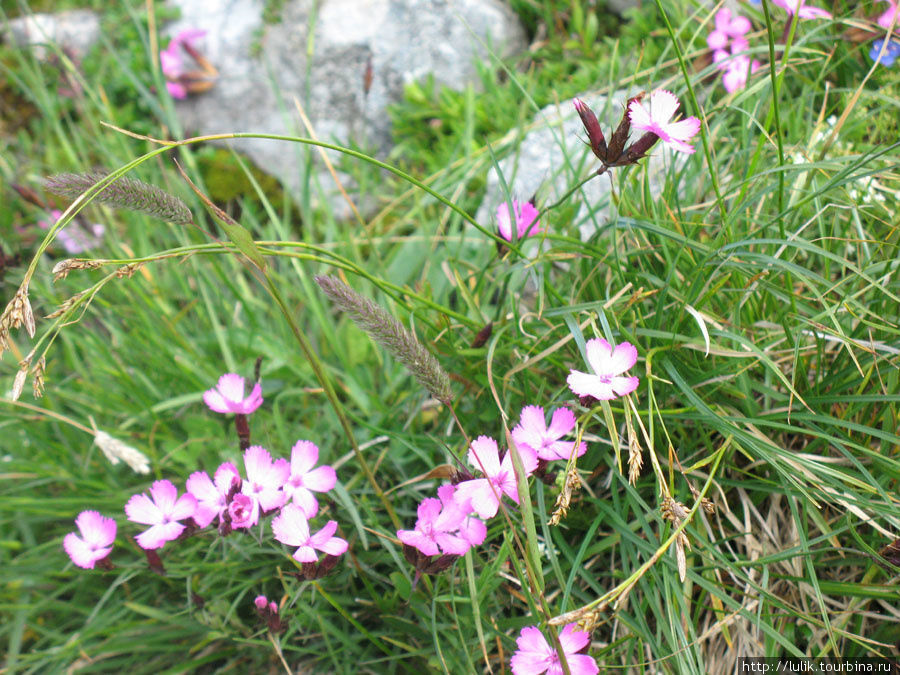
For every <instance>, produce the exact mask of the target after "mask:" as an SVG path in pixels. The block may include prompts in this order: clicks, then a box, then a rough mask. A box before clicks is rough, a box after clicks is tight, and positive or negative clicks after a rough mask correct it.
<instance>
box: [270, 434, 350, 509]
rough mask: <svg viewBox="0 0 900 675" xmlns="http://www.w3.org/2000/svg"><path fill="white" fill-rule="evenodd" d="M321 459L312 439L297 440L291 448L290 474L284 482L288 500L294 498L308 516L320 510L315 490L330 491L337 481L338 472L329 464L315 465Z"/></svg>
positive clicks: (295, 502)
mask: <svg viewBox="0 0 900 675" xmlns="http://www.w3.org/2000/svg"><path fill="white" fill-rule="evenodd" d="M318 461H319V448H318V446H316V444H315V443H313V442H312V441H297V442H296V443H295V444H294V447H293V448H291V470H290V475H289V476H288V478H287V480H286V481H285V483H284V488H283V490H284V494H285V495H286V501H290V500H292V501H293V502H294V504H296V505H297V506H299V507H300V509H301V510H302V511H303V513H305V514H306V517H307V518H312V517H313V516H315V515H316V514H317V513H318V512H319V503H318V502H317V501H316V498H315V497H314V496H313V492H328V491H329V490H330V489H332V488H333V487H334V486H335V484H336V483H337V474H336V473H335V471H334V469H333V468H332V467H330V466H328V465H323V466H320V467H318V468H316V469H313V467H314V466H315V465H316V462H318Z"/></svg>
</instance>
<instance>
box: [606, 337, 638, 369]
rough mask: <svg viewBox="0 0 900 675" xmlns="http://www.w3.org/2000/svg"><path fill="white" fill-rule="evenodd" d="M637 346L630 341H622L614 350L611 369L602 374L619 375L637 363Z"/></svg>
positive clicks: (610, 361)
mask: <svg viewBox="0 0 900 675" xmlns="http://www.w3.org/2000/svg"><path fill="white" fill-rule="evenodd" d="M637 356H638V354H637V348H635V346H634V345H633V344H631V343H630V342H620V343H619V344H617V345H616V348H615V349H614V350H613V352H612V357H611V358H610V360H609V370H607V371H606V372H604V373H599V372H598V374H600V375H619V374H621V373H624V372H625V371H626V370H628V369H629V368H631V367H633V366H634V364H635V363H637Z"/></svg>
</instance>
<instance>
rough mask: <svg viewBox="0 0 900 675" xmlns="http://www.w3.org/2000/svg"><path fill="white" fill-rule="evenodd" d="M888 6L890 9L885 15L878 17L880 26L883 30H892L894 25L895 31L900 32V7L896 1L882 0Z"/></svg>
mask: <svg viewBox="0 0 900 675" xmlns="http://www.w3.org/2000/svg"><path fill="white" fill-rule="evenodd" d="M881 1H882V2H886V3H887V4H888V8H887V9H886V10H885V12H884V14H882V15H881V16H879V17H878V25H879V26H881V27H882V28H890V27H891V25H892V24H893V26H894V30H895V31H898V30H900V5H898V4H897V2H895V0H881Z"/></svg>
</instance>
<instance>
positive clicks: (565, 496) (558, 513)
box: [547, 466, 581, 525]
mask: <svg viewBox="0 0 900 675" xmlns="http://www.w3.org/2000/svg"><path fill="white" fill-rule="evenodd" d="M580 487H581V478H580V477H579V476H578V470H577V469H576V468H575V467H574V466H573V467H572V468H571V469H569V472H568V473H567V474H566V482H565V483H564V484H563V488H562V490H561V491H560V493H559V496H558V497H557V498H556V504H555V505H554V507H553V513H552V514H550V520H549V521H548V523H547V524H548V525H559V522H560V521H561V520H562V519H563V518H565V517H566V516H567V515H568V513H569V507H570V506H571V504H572V496H573V495H574V493H575V492H576V491H577V490H578V489H579V488H580Z"/></svg>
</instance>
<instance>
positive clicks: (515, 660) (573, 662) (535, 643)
mask: <svg viewBox="0 0 900 675" xmlns="http://www.w3.org/2000/svg"><path fill="white" fill-rule="evenodd" d="M590 642H591V636H590V633H587V632H585V631H583V630H578V626H577V624H574V623H570V624H568V625H567V626H566V627H565V628H563V629H562V631H561V632H560V634H559V643H560V645H561V646H562V649H563V653H564V654H565V655H566V664H567V665H568V666H569V672H570V673H572V675H594V674H595V673H599V672H600V669H599V668H598V667H597V662H596V661H594V659H593V657H591V656H588V655H587V654H579V653H578V652H579V651H581V650H582V649H584V648H585V647H587V646H588V645H589V644H590ZM516 645H518V647H519V649H518V650H517V651H516V653H515V654H513V656H512V659H511V660H510V662H509V665H510V668H512V671H513V674H514V675H540V673H544V672H546V673H549V674H550V675H562V673H563V669H562V665H560V662H559V655H558V654H557V653H556V648H555V647H553V646H552V645H550V643H548V642H547V638H545V637H544V635H543V634H542V633H541V631H540V630H538V628H537V626H526V627H525V628H523V629H522V632H521V633H519V637H518V638H517V639H516Z"/></svg>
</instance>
